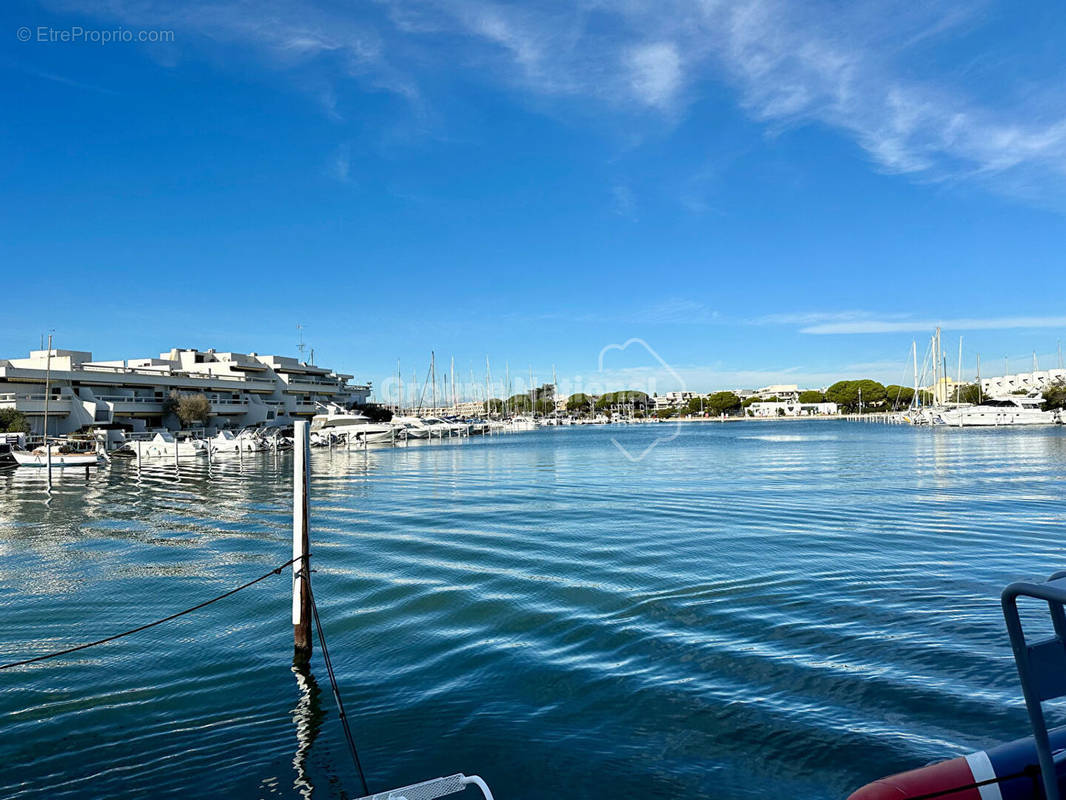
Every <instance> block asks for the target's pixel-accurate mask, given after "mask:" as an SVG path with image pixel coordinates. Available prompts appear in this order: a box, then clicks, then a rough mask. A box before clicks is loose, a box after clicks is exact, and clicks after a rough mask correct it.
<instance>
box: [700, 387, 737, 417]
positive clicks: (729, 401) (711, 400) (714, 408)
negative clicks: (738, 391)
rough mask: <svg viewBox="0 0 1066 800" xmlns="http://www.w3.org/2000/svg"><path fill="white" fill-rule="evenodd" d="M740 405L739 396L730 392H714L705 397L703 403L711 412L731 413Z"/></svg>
mask: <svg viewBox="0 0 1066 800" xmlns="http://www.w3.org/2000/svg"><path fill="white" fill-rule="evenodd" d="M740 406H741V402H740V398H739V397H737V396H736V395H735V394H733V393H732V392H715V393H714V394H712V395H711V396H710V397H708V398H707V400H706V405H705V407H706V408H707V410H708V411H710V412H711V413H712V414H731V413H733V412H734V411H736V410H737V409H739V408H740Z"/></svg>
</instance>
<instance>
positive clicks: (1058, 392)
mask: <svg viewBox="0 0 1066 800" xmlns="http://www.w3.org/2000/svg"><path fill="white" fill-rule="evenodd" d="M1056 408H1066V384H1063V383H1055V384H1052V385H1051V386H1049V387H1047V388H1046V389H1045V390H1044V410H1045V411H1053V410H1054V409H1056ZM8 430H10V428H9V429H8Z"/></svg>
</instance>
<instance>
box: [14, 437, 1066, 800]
mask: <svg viewBox="0 0 1066 800" xmlns="http://www.w3.org/2000/svg"><path fill="white" fill-rule="evenodd" d="M665 432H666V428H665V426H632V427H628V428H592V427H586V428H575V429H557V430H544V431H538V432H535V433H528V434H519V435H508V436H501V437H492V438H490V439H479V438H476V437H475V438H471V439H469V440H463V441H454V442H447V441H446V442H444V443H442V444H432V445H427V444H424V443H414V444H412V445H411V446H408V447H398V448H394V449H393V448H384V449H377V450H375V449H372V450H371V451H370V452H368V453H364V452H363V451H356V452H352V453H350V454H349V453H347V452H344V451H336V452H334V453H332V454H330V453H329V452H322V451H316V452H315V453H314V454H313V469H314V475H313V479H312V481H313V485H312V493H313V500H312V528H313V534H312V548H311V549H312V552H313V554H314V555H313V561H314V566H315V568H316V569H317V572H316V574H315V576H314V586H315V593H316V597H317V599H318V601H319V606H320V609H321V611H322V615H323V622H324V625H325V627H326V632H327V636H328V637H329V644H330V649H331V654H332V656H333V660H334V663H335V666H336V668H337V670H338V677H339V680H340V684H341V688H342V691H343V693H344V698H345V704H346V706H347V709H348V713H349V716H350V718H351V720H352V723H353V730H354V734H355V737H356V741H357V742H358V744H359V748H360V755H361V756H362V759H363V764H364V767H365V768H366V772H367V777H368V779H369V781H370V784H371V789H372V790H375V791H377V790H382V789H385V788H389V787H391V786H397V785H402V784H404V783H409V782H413V781H415V780H420V779H425V778H430V777H435V776H437V775H442V774H449V773H452V772H457V771H465V772H467V773H478V774H480V775H482V776H483V777H485V778H486V780H487V781H488V782H489V785H490V786H491V787H492V788H493V791H494V792H495V794H496V796H497V797H498V798H500V800H508V799H510V800H515V799H516V798H523V799H526V798H528V799H529V800H533V799H534V798H547V797H569V798H612V799H615V798H678V797H700V798H723V799H726V800H729V799H731V798H770V797H782V798H791V797H805V798H841V797H844V796H846V795H847V793H848V792H849V791H850V790H851V789H854V788H856V787H858V786H859V785H861V784H863V783H865V782H867V781H869V780H872V779H874V778H876V777H879V776H881V775H883V774H885V773H888V772H892V771H897V770H900V769H904V768H909V767H913V766H917V765H920V764H923V763H925V762H928V761H930V760H934V759H941V758H944V757H948V756H952V755H956V754H959V753H962V752H965V751H968V750H971V749H976V748H981V747H985V746H988V745H991V744H993V743H995V742H997V741H1001V740H1004V739H1010V738H1015V737H1018V736H1021V735H1025V733H1026V722H1025V712H1024V706H1023V705H1022V703H1021V700H1020V691H1019V690H1018V687H1017V680H1016V676H1015V673H1014V667H1013V661H1012V659H1011V656H1010V648H1009V645H1008V643H1007V640H1006V636H1005V634H1004V633H1003V623H1002V618H1001V616H1000V611H999V605H998V596H999V592H1000V590H1001V589H1002V587H1003V586H1004V585H1005V584H1006V583H1008V582H1010V581H1012V580H1016V579H1021V578H1043V577H1046V576H1047V575H1048V574H1050V573H1051V572H1054V571H1056V570H1058V569H1063V568H1066V550H1064V547H1063V545H1064V542H1066V533H1064V526H1063V522H1064V521H1066V492H1064V488H1063V487H1064V484H1063V479H1064V477H1066V435H1064V431H1063V430H1062V429H1060V428H1053V429H1041V430H999V429H997V430H987V431H977V430H965V431H959V430H920V429H912V428H909V427H896V426H881V425H861V424H855V423H847V422H837V421H833V422H822V421H811V422H745V423H733V424H727V425H717V424H689V425H685V426H683V427H682V430H681V435H680V436H679V437H678V438H677V439H675V440H673V441H671V442H667V443H664V444H662V445H660V446H659V447H657V448H655V449H654V450H652V451H651V452H650V453H649V454H648V456H647V457H646V458H645V459H644V460H642V461H640V462H637V463H633V462H631V461H629V460H628V459H626V458H624V457H623V456H622V455H621V454H620V453H619V451H618V450H617V449H616V448H615V446H614V444H612V442H611V439H612V437H614V438H617V439H618V440H619V441H620V442H621V443H622V444H624V445H625V446H626V447H627V448H629V449H630V450H631V451H633V452H638V451H640V450H641V449H643V448H644V447H645V446H646V445H647V444H650V443H651V442H652V441H653V440H654V438H655V437H656V436H657V435H658V436H661V435H663V434H664V433H665ZM291 470H292V465H291V459H290V457H289V456H288V455H286V454H282V455H281V457H280V458H275V456H273V455H257V456H246V457H245V458H244V460H243V461H238V460H237V459H236V457H229V458H227V459H226V460H222V459H217V460H216V461H215V463H214V464H212V465H208V464H207V463H206V462H200V463H197V464H193V463H188V464H185V465H183V466H182V469H181V472H180V478H179V479H177V480H176V479H175V474H174V468H173V466H172V465H170V464H160V465H147V466H146V467H145V469H144V471H143V473H142V474H141V476H140V477H139V478H138V476H137V474H136V469H135V467H134V466H133V465H132V464H129V463H119V462H116V464H115V465H114V466H113V467H112V468H110V469H101V470H99V471H98V472H96V473H94V474H92V475H90V476H89V477H88V478H86V477H85V475H84V473H81V474H77V473H74V474H71V475H65V476H64V477H63V478H62V479H61V480H60V481H59V483H58V485H57V487H56V489H55V491H54V492H53V494H52V497H51V499H50V500H48V501H47V502H46V500H47V497H46V495H45V494H44V492H43V478H42V476H41V475H39V474H36V473H32V472H28V471H27V470H24V469H23V470H18V471H15V472H12V473H6V474H3V475H0V556H2V562H0V563H2V566H0V622H2V624H0V660H2V661H8V660H13V659H15V658H20V657H27V656H31V655H35V654H38V653H42V652H45V651H48V650H52V649H58V648H61V647H64V646H68V645H72V644H77V643H80V642H82V641H87V640H90V639H94V638H97V637H99V636H103V635H106V634H108V633H111V632H113V631H116V630H120V629H123V628H125V627H131V626H132V625H134V624H137V623H140V622H144V621H149V620H151V619H155V618H157V617H161V616H164V615H166V614H168V613H171V612H173V611H175V610H178V609H180V608H183V607H185V606H188V605H192V604H194V603H196V602H199V601H200V600H202V599H204V598H206V597H208V596H211V595H213V594H217V593H221V592H222V591H225V590H226V589H229V588H231V587H233V586H235V585H238V584H240V583H243V582H244V581H246V580H248V579H250V578H253V577H256V576H258V575H260V574H262V573H264V572H266V571H267V570H268V569H270V568H271V567H273V566H276V565H278V564H280V563H282V562H284V561H285V560H286V559H288V557H289V554H290V553H289V551H290V547H291V545H290V542H291V538H290V537H291V534H290V527H289V526H290V514H291ZM289 585H290V584H289V578H288V573H286V574H285V576H283V577H276V578H274V577H272V578H271V579H269V580H268V581H265V582H263V583H261V584H259V585H257V586H256V587H254V588H251V589H249V590H247V591H244V592H242V593H240V594H238V595H236V596H234V597H232V598H229V599H227V600H224V601H222V602H220V603H217V604H215V605H213V606H210V607H209V608H207V609H204V610H203V611H201V612H198V613H196V614H193V615H190V616H187V617H183V618H181V619H179V620H177V621H174V622H172V623H167V624H166V625H162V626H159V627H156V628H153V629H151V630H149V631H146V632H144V633H142V634H139V635H136V636H133V637H130V638H127V639H124V640H122V641H119V642H115V643H112V644H109V645H105V646H102V647H98V648H94V649H91V650H88V651H84V652H81V653H77V654H74V655H72V656H71V657H69V658H64V659H56V660H52V661H48V662H43V663H41V664H38V665H34V666H31V667H27V668H22V669H17V670H9V671H6V672H3V673H0V720H2V722H0V732H2V735H0V796H2V797H20V798H22V797H25V798H28V797H41V796H47V797H50V798H65V797H79V798H84V797H94V798H134V797H146V796H152V797H168V796H192V797H211V798H214V797H217V798H259V797H282V798H286V797H300V796H311V794H312V793H313V795H314V796H316V797H321V798H330V797H356V796H358V795H359V794H360V792H359V787H358V782H357V778H356V776H355V771H354V768H353V766H352V764H351V762H350V760H349V758H348V755H347V752H346V750H345V746H344V741H343V736H342V731H341V727H340V724H339V722H338V719H337V714H336V711H335V708H334V706H333V703H332V698H331V696H330V690H329V684H328V681H327V679H326V675H325V669H324V667H323V666H322V663H321V660H320V657H319V654H318V653H317V651H316V655H315V659H314V660H313V662H312V665H311V669H310V673H309V674H299V673H295V672H294V671H293V668H292V661H291V656H292V634H291V625H290V620H289V613H290V611H289V603H290V597H289Z"/></svg>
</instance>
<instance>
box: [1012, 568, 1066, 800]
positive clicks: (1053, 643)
mask: <svg viewBox="0 0 1066 800" xmlns="http://www.w3.org/2000/svg"><path fill="white" fill-rule="evenodd" d="M1021 597H1030V598H1032V599H1034V600H1042V601H1044V602H1045V603H1047V605H1048V611H1049V613H1050V614H1051V623H1052V626H1053V628H1054V630H1055V635H1054V636H1053V637H1052V638H1050V639H1046V640H1043V641H1040V642H1037V643H1036V644H1032V645H1031V644H1029V642H1028V641H1027V640H1026V638H1025V632H1024V630H1023V629H1022V622H1021V617H1020V615H1019V613H1018V598H1021ZM1001 601H1002V604H1003V618H1004V620H1005V621H1006V624H1007V635H1008V636H1009V637H1010V643H1011V648H1012V649H1013V651H1014V662H1015V665H1016V666H1017V668H1018V678H1019V680H1020V682H1021V685H1022V694H1023V695H1024V697H1025V707H1026V710H1027V711H1028V712H1029V724H1030V726H1031V727H1032V729H1033V742H1034V744H1035V745H1036V754H1037V759H1038V761H1039V763H1040V775H1041V782H1042V784H1043V786H1044V796H1045V798H1046V799H1047V800H1060V797H1061V795H1060V793H1059V785H1058V775H1057V772H1056V768H1055V763H1056V759H1055V756H1054V754H1053V753H1052V751H1051V742H1050V740H1049V737H1048V728H1047V721H1046V719H1045V718H1044V707H1043V703H1044V701H1046V700H1053V699H1055V698H1056V697H1063V696H1066V610H1064V606H1066V572H1056V573H1055V574H1054V575H1052V576H1051V577H1050V578H1049V579H1048V580H1047V582H1045V583H1029V582H1026V581H1020V582H1017V583H1012V584H1011V585H1010V586H1008V587H1007V588H1006V589H1004V590H1003V595H1002V598H1001Z"/></svg>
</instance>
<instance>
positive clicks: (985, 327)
mask: <svg viewBox="0 0 1066 800" xmlns="http://www.w3.org/2000/svg"><path fill="white" fill-rule="evenodd" d="M752 323H753V324H756V325H799V326H800V328H799V332H800V333H806V334H813V335H819V336H825V335H840V334H876V333H912V332H920V331H925V332H928V331H931V330H933V329H934V328H936V327H941V328H946V329H948V330H952V331H997V330H1016V329H1036V330H1039V329H1049V328H1066V316H1044V317H1041V316H1021V315H1020V316H1009V317H960V318H946V319H935V318H931V317H925V318H920V317H914V316H912V315H909V314H876V313H874V312H869V311H840V312H799V313H792V314H771V315H768V316H765V317H760V318H758V319H756V320H752Z"/></svg>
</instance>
